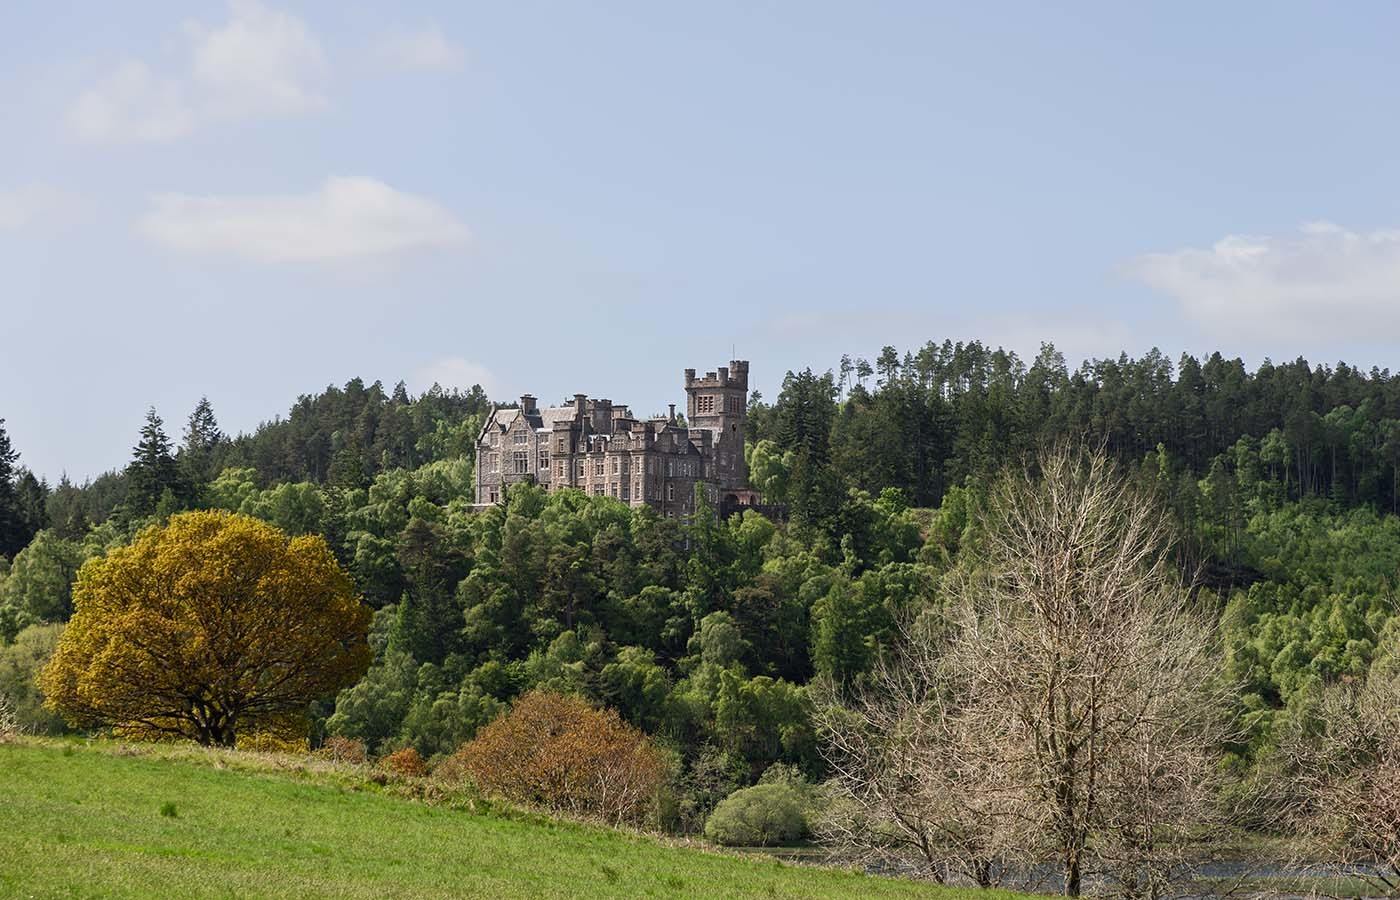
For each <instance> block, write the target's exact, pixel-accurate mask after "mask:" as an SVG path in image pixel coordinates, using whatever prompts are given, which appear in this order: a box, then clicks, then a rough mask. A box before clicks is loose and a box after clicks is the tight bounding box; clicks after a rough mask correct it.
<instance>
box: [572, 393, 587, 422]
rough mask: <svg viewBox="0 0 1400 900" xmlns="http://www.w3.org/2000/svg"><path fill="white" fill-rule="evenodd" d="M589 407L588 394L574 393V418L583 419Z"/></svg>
mask: <svg viewBox="0 0 1400 900" xmlns="http://www.w3.org/2000/svg"><path fill="white" fill-rule="evenodd" d="M587 407H588V395H587V394H574V418H576V419H582V418H583V416H584V412H585V411H586V409H587Z"/></svg>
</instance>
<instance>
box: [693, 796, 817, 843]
mask: <svg viewBox="0 0 1400 900" xmlns="http://www.w3.org/2000/svg"><path fill="white" fill-rule="evenodd" d="M803 807H804V803H803V798H802V794H801V793H800V792H799V791H798V790H797V789H796V788H794V787H793V786H792V785H791V784H787V783H784V782H776V783H772V784H759V785H755V786H753V787H750V788H743V789H741V790H737V791H735V792H734V793H732V794H730V795H729V796H728V797H725V798H724V800H722V801H720V804H719V806H716V807H715V811H714V812H712V813H710V818H709V819H707V820H706V821H705V837H707V838H709V839H710V840H712V841H714V842H715V843H718V844H724V845H726V846H729V847H771V846H773V845H774V844H787V843H791V842H792V841H795V840H798V839H800V838H802V837H804V836H805V835H806V834H807V814H806V812H805V811H804V808H803Z"/></svg>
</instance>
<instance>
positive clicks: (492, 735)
mask: <svg viewBox="0 0 1400 900" xmlns="http://www.w3.org/2000/svg"><path fill="white" fill-rule="evenodd" d="M445 770H446V771H453V770H458V771H462V772H465V773H466V774H467V775H468V776H469V777H471V779H472V780H473V781H475V782H476V784H477V786H478V787H479V788H480V789H481V790H482V791H483V792H485V793H488V794H496V795H499V796H501V797H504V798H505V799H507V800H510V801H513V802H516V803H524V804H530V805H537V806H543V807H546V808H548V809H552V810H556V811H560V812H568V813H572V814H575V815H585V816H595V817H600V818H603V819H606V820H608V821H611V822H613V823H619V822H623V821H628V820H634V821H635V820H637V819H639V818H641V817H642V816H643V815H644V813H645V812H646V811H647V809H648V807H650V806H651V805H652V804H653V801H654V800H655V798H656V796H657V792H658V791H659V790H660V787H661V784H662V781H663V780H664V779H665V777H666V764H665V757H664V756H663V754H662V753H661V751H659V750H658V749H657V748H656V747H655V745H653V744H652V742H651V740H650V739H649V738H648V737H647V736H646V735H645V734H643V733H642V732H641V731H639V730H637V729H636V728H633V727H632V726H631V725H628V724H626V723H625V722H623V721H622V719H621V718H620V717H619V716H618V714H617V713H616V712H615V711H613V710H610V709H603V710H598V709H594V708H593V707H591V706H589V705H588V704H587V703H586V702H584V701H583V700H581V699H579V698H578V697H571V696H566V695H564V694H556V693H552V692H549V691H534V692H531V693H529V694H526V695H525V696H523V697H521V698H520V699H518V700H516V701H515V704H514V706H512V707H511V709H510V711H509V712H507V713H506V714H505V715H503V716H501V717H499V718H497V719H496V720H495V721H494V722H492V723H491V724H489V725H487V726H486V727H485V728H483V729H481V731H480V732H479V733H478V734H477V736H476V739H475V740H473V741H471V742H469V743H467V744H464V745H463V746H462V747H461V748H460V749H459V750H458V751H457V753H456V754H454V755H453V758H452V760H450V761H449V764H448V765H447V766H446V767H445Z"/></svg>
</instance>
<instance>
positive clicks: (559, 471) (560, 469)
mask: <svg viewBox="0 0 1400 900" xmlns="http://www.w3.org/2000/svg"><path fill="white" fill-rule="evenodd" d="M554 473H555V474H556V475H558V476H559V477H560V478H563V477H564V464H563V463H562V462H559V463H556V464H555V465H554Z"/></svg>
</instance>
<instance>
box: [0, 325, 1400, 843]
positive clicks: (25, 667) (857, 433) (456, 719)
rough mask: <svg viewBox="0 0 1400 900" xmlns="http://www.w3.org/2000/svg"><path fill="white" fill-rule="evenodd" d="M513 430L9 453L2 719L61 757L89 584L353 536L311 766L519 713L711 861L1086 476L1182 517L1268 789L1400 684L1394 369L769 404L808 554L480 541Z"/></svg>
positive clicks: (923, 388)
mask: <svg viewBox="0 0 1400 900" xmlns="http://www.w3.org/2000/svg"><path fill="white" fill-rule="evenodd" d="M490 409H491V404H490V401H489V399H488V398H487V397H486V395H485V394H484V392H482V391H481V389H480V388H475V389H473V390H471V391H468V392H462V391H457V390H443V389H441V388H438V387H434V388H433V389H431V390H429V391H427V392H426V393H423V394H421V395H417V396H414V395H411V394H410V393H409V392H408V391H407V390H406V389H405V387H404V385H403V384H402V383H400V384H399V385H397V386H395V387H394V388H393V389H392V390H390V391H386V390H385V389H384V388H383V386H382V385H380V384H379V383H377V382H376V383H374V384H370V385H366V384H364V383H363V382H362V381H360V380H358V379H356V380H352V381H350V382H348V383H347V384H345V385H344V386H343V387H334V386H332V387H328V388H327V389H325V390H324V391H322V392H320V393H318V394H314V395H304V396H302V397H300V398H299V399H298V400H297V401H296V403H295V404H293V405H292V407H291V409H290V411H289V412H288V413H287V415H286V416H285V417H279V418H275V419H273V420H270V421H268V422H266V423H264V424H262V425H261V426H259V427H258V428H257V429H256V430H254V431H253V432H252V433H249V434H242V435H238V436H229V435H226V434H225V433H224V432H223V431H222V430H221V428H220V426H219V424H218V421H217V418H216V415H215V411H214V410H213V408H212V407H211V405H210V404H209V403H208V402H207V401H204V402H201V403H200V404H199V405H198V407H197V408H196V409H195V410H193V411H192V412H191V413H190V414H189V416H188V419H187V421H186V423H185V424H184V426H183V428H181V429H179V430H178V432H177V430H176V429H174V428H170V427H168V426H167V425H166V424H165V422H164V421H163V420H162V419H161V417H160V416H159V415H158V414H157V411H155V410H151V412H150V414H149V415H148V417H147V419H146V422H145V423H144V425H143V426H142V427H141V428H140V432H139V435H138V436H137V442H136V444H135V447H134V449H133V453H132V457H131V460H130V462H129V464H128V465H126V466H125V467H124V468H123V469H120V470H115V471H112V472H109V473H106V474H103V475H100V476H98V477H96V478H93V479H91V480H89V481H86V482H84V483H82V484H75V483H73V482H71V481H70V480H68V479H67V478H66V477H65V478H63V479H61V480H60V481H59V482H58V483H56V484H51V483H48V482H46V481H45V480H43V479H41V478H38V477H36V476H35V475H34V474H33V473H32V472H30V471H29V470H27V469H26V468H24V467H23V465H22V463H23V456H22V447H14V446H11V439H10V437H9V436H7V435H5V433H4V432H3V424H2V423H0V694H3V695H5V696H7V697H9V699H10V701H11V702H12V703H13V704H14V706H15V709H16V712H17V715H18V716H19V717H20V719H21V720H22V721H23V723H24V724H25V725H26V727H28V728H29V729H31V730H35V731H51V732H59V731H62V730H63V729H64V728H65V727H66V726H65V725H64V724H63V722H62V721H61V720H60V719H58V718H57V717H56V716H55V715H54V714H53V713H52V712H50V711H49V710H47V709H45V708H44V707H43V705H42V702H41V700H42V698H41V697H40V696H39V695H38V689H37V687H36V686H35V684H34V680H33V674H34V672H35V671H36V670H37V669H38V667H39V666H40V665H41V664H42V662H43V661H44V660H45V659H47V658H48V656H49V655H50V654H51V653H52V651H53V648H54V646H55V645H56V643H57V640H58V634H59V632H60V630H61V628H62V627H63V623H64V622H66V621H67V620H68V618H69V617H70V616H71V615H72V613H73V599H72V585H73V582H74V579H75V577H76V575H77V573H78V571H79V569H80V568H81V567H82V566H83V564H84V563H85V562H86V561H88V560H90V559H94V558H98V557H101V556H103V555H104V554H106V553H108V552H110V551H111V550H113V549H114V548H117V547H122V546H124V545H126V544H128V543H130V542H131V541H132V539H133V537H134V536H135V535H137V534H138V533H139V532H141V530H142V529H143V528H146V527H147V526H149V525H151V524H152V523H157V522H161V521H163V520H165V519H167V518H168V517H169V516H170V515H171V514H173V513H177V512H180V511H182V510H190V509H217V510H228V511H233V512H238V513H242V514H244V515H248V516H252V517H255V518H257V519H261V520H264V521H266V522H269V523H272V524H274V525H276V526H277V527H279V528H281V529H283V530H284V531H286V532H288V533H290V534H293V535H299V534H315V535H321V536H323V537H324V539H325V541H326V542H327V544H328V545H329V547H330V549H331V551H332V552H333V553H334V555H335V557H336V559H338V560H339V562H340V563H341V565H343V566H344V567H345V569H346V570H347V571H348V572H349V573H350V574H351V576H352V578H353V581H354V586H355V588H356V589H357V590H358V591H359V593H360V594H361V595H362V596H363V598H364V601H365V602H366V603H367V604H368V605H369V606H370V607H371V608H372V610H373V618H372V622H371V625H370V627H369V645H370V649H371V651H372V653H373V661H372V663H371V664H370V666H369V668H368V671H367V673H366V674H365V675H364V677H363V678H362V679H361V680H360V681H359V682H358V683H357V684H354V685H353V686H351V687H349V688H347V689H344V690H342V691H340V692H339V693H338V694H337V695H335V696H329V697H325V698H323V699H322V700H319V701H317V702H316V703H315V704H313V706H312V708H311V710H310V712H309V722H310V731H309V739H310V741H311V743H312V745H313V746H315V745H319V744H321V743H323V742H325V741H327V740H332V739H352V740H357V741H360V742H363V745H364V746H365V747H366V748H367V749H368V752H369V753H371V754H372V755H388V754H392V753H394V752H396V751H400V750H403V749H404V748H408V747H412V748H414V749H415V750H416V751H417V753H418V754H420V755H421V756H422V757H423V758H425V759H428V760H434V759H442V758H446V757H449V756H450V755H451V754H452V753H453V752H454V751H455V750H456V748H458V747H459V746H461V745H462V744H463V743H464V742H467V741H470V740H472V739H473V738H474V737H475V736H477V734H478V731H479V730H481V729H483V728H484V727H485V726H487V725H488V724H489V723H491V722H492V721H493V720H495V719H496V718H497V717H498V716H499V715H500V714H501V713H502V711H503V710H505V709H507V708H508V707H509V706H510V705H511V704H512V702H513V701H514V700H516V699H517V698H520V697H522V696H524V695H526V694H529V693H530V692H532V691H537V690H541V689H543V690H547V691H551V692H557V693H560V694H567V695H576V696H579V697H582V698H584V699H586V700H587V701H589V702H590V703H593V704H596V705H597V706H600V707H607V708H609V709H611V710H615V711H616V712H617V714H618V715H620V717H621V718H622V719H623V720H624V721H625V722H627V723H630V724H631V725H633V726H636V727H637V728H639V729H641V730H642V731H644V732H645V733H646V734H648V735H650V736H651V737H652V738H653V739H654V740H655V741H656V742H657V744H658V746H660V747H661V748H663V749H664V751H665V752H666V754H667V763H666V765H667V767H668V775H667V789H666V793H665V796H664V799H663V803H662V804H661V808H660V810H659V812H658V813H657V817H658V822H659V824H660V826H661V827H663V828H665V829H667V830H670V831H673V832H676V833H682V834H693V833H699V832H701V831H702V830H703V829H704V828H705V823H706V820H707V819H708V818H709V817H710V816H711V813H712V811H713V810H715V808H716V806H717V805H718V804H719V803H720V802H721V801H722V800H724V798H726V797H728V796H730V795H731V794H734V793H735V792H736V791H740V790H743V789H745V788H751V787H753V786H756V785H757V786H760V787H761V786H762V785H764V784H769V783H772V782H774V781H775V780H785V781H787V782H790V783H800V784H802V785H816V784H820V783H823V782H825V781H827V780H828V779H830V778H832V776H833V771H832V763H831V756H830V754H829V753H827V752H823V744H824V741H826V740H827V737H828V736H829V734H830V733H831V732H832V731H833V728H834V729H835V730H836V731H838V732H839V730H840V725H839V723H837V725H835V726H833V724H832V722H831V721H830V718H829V711H827V710H824V709H823V703H825V702H827V701H828V700H829V699H830V693H831V691H832V690H836V691H838V692H840V693H842V694H843V695H844V696H847V697H851V696H856V695H858V694H859V692H860V691H862V690H864V689H868V688H870V687H871V686H873V685H878V684H880V679H881V678H882V677H884V675H885V674H887V671H886V668H887V665H888V663H889V660H891V659H893V658H895V657H897V656H898V654H899V652H900V650H899V647H900V645H901V642H902V641H903V640H905V639H906V638H907V636H908V629H909V624H910V622H911V621H912V620H913V618H914V617H916V616H917V614H918V613H919V612H920V611H921V610H924V609H927V608H929V607H930V606H935V607H936V606H938V605H939V604H940V603H942V602H943V600H942V598H944V597H945V596H947V595H948V593H949V591H955V590H956V589H957V588H956V585H957V583H958V580H959V578H960V577H961V574H965V572H964V570H965V569H966V568H967V563H966V562H965V561H966V560H970V559H972V558H974V556H975V555H976V554H980V553H983V552H985V548H986V547H987V546H989V544H994V543H995V541H990V542H989V541H988V540H987V535H985V534H984V533H983V529H982V528H981V527H980V526H979V522H980V521H981V519H980V518H979V510H982V509H984V508H986V507H987V505H988V503H989V502H991V500H990V499H989V498H990V497H991V495H992V494H994V493H995V490H994V488H995V485H996V484H997V482H998V478H999V477H1000V476H1001V475H1002V473H1004V472H1006V471H1008V470H1021V469H1023V468H1024V467H1026V466H1027V465H1030V466H1032V467H1034V466H1035V465H1036V463H1035V460H1036V459H1037V454H1038V453H1041V452H1043V451H1044V450H1045V448H1047V447H1052V446H1057V445H1059V446H1063V445H1066V444H1069V443H1073V444H1075V445H1078V446H1087V447H1090V448H1092V449H1095V450H1099V451H1101V452H1102V453H1103V454H1105V455H1106V457H1107V458H1108V459H1109V460H1111V461H1112V462H1113V464H1114V465H1115V466H1116V467H1117V468H1116V470H1117V471H1120V472H1122V473H1123V475H1124V477H1125V478H1126V480H1127V481H1128V482H1129V483H1130V484H1131V486H1132V489H1133V490H1134V491H1140V492H1142V495H1143V496H1150V497H1152V498H1155V502H1157V503H1160V504H1161V508H1163V509H1164V510H1166V511H1167V514H1168V518H1169V519H1170V521H1169V522H1168V523H1166V525H1168V526H1170V527H1166V528H1165V530H1164V532H1163V534H1164V535H1166V537H1165V538H1164V540H1166V541H1167V542H1168V550H1169V559H1170V562H1171V566H1172V568H1173V570H1174V572H1175V573H1176V574H1177V576H1178V577H1179V580H1180V582H1181V583H1183V584H1185V585H1186V589H1187V590H1188V592H1189V596H1190V599H1191V603H1192V606H1193V609H1195V610H1198V611H1200V612H1201V614H1202V615H1203V616H1204V617H1206V618H1207V619H1208V620H1209V624H1210V627H1211V630H1212V633H1213V634H1216V635H1218V640H1219V643H1220V647H1221V655H1222V659H1223V666H1224V675H1225V677H1226V678H1227V679H1228V681H1229V682H1230V684H1232V685H1234V686H1235V689H1233V690H1231V691H1222V692H1220V693H1219V695H1218V697H1216V698H1215V699H1214V700H1213V701H1212V702H1216V703H1218V704H1221V705H1222V706H1225V707H1228V708H1223V709H1222V710H1221V712H1222V713H1224V714H1226V715H1228V716H1229V717H1230V719H1231V720H1232V721H1234V722H1236V723H1238V727H1237V728H1235V729H1233V730H1231V731H1230V732H1229V733H1228V734H1223V733H1222V735H1221V736H1220V737H1219V742H1220V745H1221V746H1220V749H1221V750H1222V753H1223V756H1224V758H1225V760H1226V766H1227V768H1228V769H1229V770H1230V771H1232V772H1233V773H1235V774H1236V775H1238V776H1239V777H1240V778H1241V779H1247V778H1248V777H1249V776H1250V775H1251V774H1253V773H1258V772H1262V771H1265V770H1266V768H1267V766H1269V765H1271V764H1272V763H1271V760H1273V759H1274V756H1275V753H1276V751H1277V749H1278V748H1279V746H1281V745H1282V744H1283V743H1286V741H1285V736H1286V735H1287V734H1289V733H1291V731H1292V730H1293V729H1295V728H1296V727H1297V723H1298V722H1299V721H1300V719H1301V718H1302V717H1305V716H1306V715H1309V714H1310V711H1311V710H1314V709H1315V708H1316V705H1317V703H1318V702H1319V697H1321V696H1322V694H1323V692H1324V690H1325V689H1326V688H1327V687H1328V686H1330V685H1335V684H1339V683H1345V682H1349V681H1351V680H1356V681H1360V680H1364V679H1365V678H1366V676H1367V674H1368V672H1369V671H1371V669H1372V667H1373V665H1381V663H1382V662H1383V661H1385V660H1388V659H1390V658H1391V657H1392V656H1394V655H1395V654H1396V652H1397V651H1400V617H1397V612H1396V606H1395V580H1396V576H1397V572H1400V516H1397V515H1396V512H1397V509H1400V377H1397V376H1395V375H1392V374H1391V373H1390V372H1389V371H1388V370H1378V369H1371V370H1369V371H1362V370H1359V369H1356V368H1353V367H1351V366H1348V365H1346V364H1345V363H1340V362H1339V363H1337V364H1336V365H1334V366H1332V365H1314V364H1311V363H1309V362H1307V361H1305V360H1303V359H1298V360H1295V361H1293V362H1287V363H1273V362H1270V361H1265V362H1263V363H1262V364H1260V365H1259V366H1257V367H1255V368H1253V369H1251V368H1249V367H1247V366H1246V365H1245V364H1244V363H1243V362H1242V361H1241V360H1240V359H1230V358H1226V357H1224V356H1222V355H1221V354H1219V353H1215V354H1211V355H1210V356H1209V357H1206V358H1204V359H1200V358H1196V357H1193V356H1190V355H1183V356H1181V357H1180V359H1178V360H1176V361H1173V360H1171V359H1170V358H1168V357H1167V356H1165V355H1163V354H1161V353H1159V352H1157V351H1153V352H1151V353H1148V354H1146V355H1144V356H1142V357H1140V358H1130V357H1128V356H1127V355H1122V356H1119V357H1117V358H1115V359H1096V360H1090V361H1087V362H1085V363H1083V364H1082V365H1080V366H1078V367H1077V368H1074V369H1070V368H1068V367H1067V365H1066V362H1065V360H1064V358H1063V356H1062V355H1061V354H1060V353H1058V352H1057V351H1056V350H1055V349H1054V347H1052V346H1050V345H1048V344H1047V345H1043V346H1042V348H1041V351H1040V352H1039V354H1038V355H1037V356H1036V357H1035V358H1034V359H1033V360H1031V361H1030V362H1029V364H1027V362H1026V361H1024V360H1022V359H1020V358H1019V357H1018V356H1017V355H1016V354H1014V353H1011V352H1008V351H1005V350H1001V349H996V350H993V349H990V348H989V347H987V346H985V345H983V344H981V343H978V342H975V341H974V342H970V343H951V342H943V343H941V344H939V343H929V344H927V345H926V346H924V347H923V348H921V349H919V350H918V351H917V352H907V353H904V354H903V355H901V354H900V353H899V352H898V351H897V350H896V349H895V348H893V347H886V348H885V349H884V350H883V352H881V354H880V355H879V356H878V358H876V359H875V360H874V361H873V362H871V361H867V360H864V359H856V360H851V359H849V358H843V359H841V360H840V361H839V363H838V364H837V365H836V366H835V367H833V368H831V369H829V370H827V369H824V368H822V367H818V368H817V369H806V370H803V371H800V372H790V373H788V375H787V376H786V378H785V379H784V380H783V383H782V388H781V391H780V392H779V393H778V395H777V396H776V397H775V398H772V399H771V400H770V399H769V398H765V397H762V396H761V395H759V394H758V393H755V394H753V396H752V397H751V399H750V404H749V434H748V444H747V447H746V457H747V459H748V463H749V469H750V477H751V483H752V485H753V486H754V487H755V488H756V489H757V490H759V491H760V492H761V493H762V494H763V495H764V498H765V500H767V501H768V502H770V503H773V504H780V505H782V506H783V507H785V508H786V510H787V513H788V517H787V519H786V520H785V521H770V520H768V519H766V518H764V517H762V516H760V515H759V514H757V513H756V512H753V511H748V512H745V513H743V514H742V515H739V516H735V517H732V518H729V519H728V520H720V519H718V518H717V517H716V516H714V515H709V514H706V513H705V511H704V510H703V509H702V512H701V514H698V515H697V516H695V517H694V518H693V519H691V520H688V521H681V520H674V519H663V518H660V517H658V516H657V515H655V514H654V513H653V512H651V511H650V510H648V509H645V508H639V509H633V508H629V507H628V506H626V505H624V504H622V503H619V502H617V501H614V500H611V499H608V498H603V497H589V496H585V495H583V494H582V493H580V492H575V491H569V490H564V491H558V492H553V493H547V492H545V491H543V490H542V489H540V488H537V487H534V486H530V485H522V486H520V487H517V488H516V489H513V490H512V491H511V492H510V493H509V495H508V496H507V497H506V499H505V500H504V501H503V502H502V503H501V504H500V505H498V506H495V507H492V508H489V509H486V510H484V511H474V510H473V509H472V508H471V503H472V484H473V479H472V473H473V464H474V459H473V453H474V445H473V442H474V439H475V436H476V433H477V430H478V429H479V427H480V424H481V422H482V419H483V417H484V416H485V414H486V413H488V412H489V410H490ZM697 501H698V502H699V503H700V504H701V506H702V507H703V497H698V498H697ZM974 551H975V552H974ZM833 686H835V687H833ZM1222 790H1224V788H1222Z"/></svg>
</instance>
